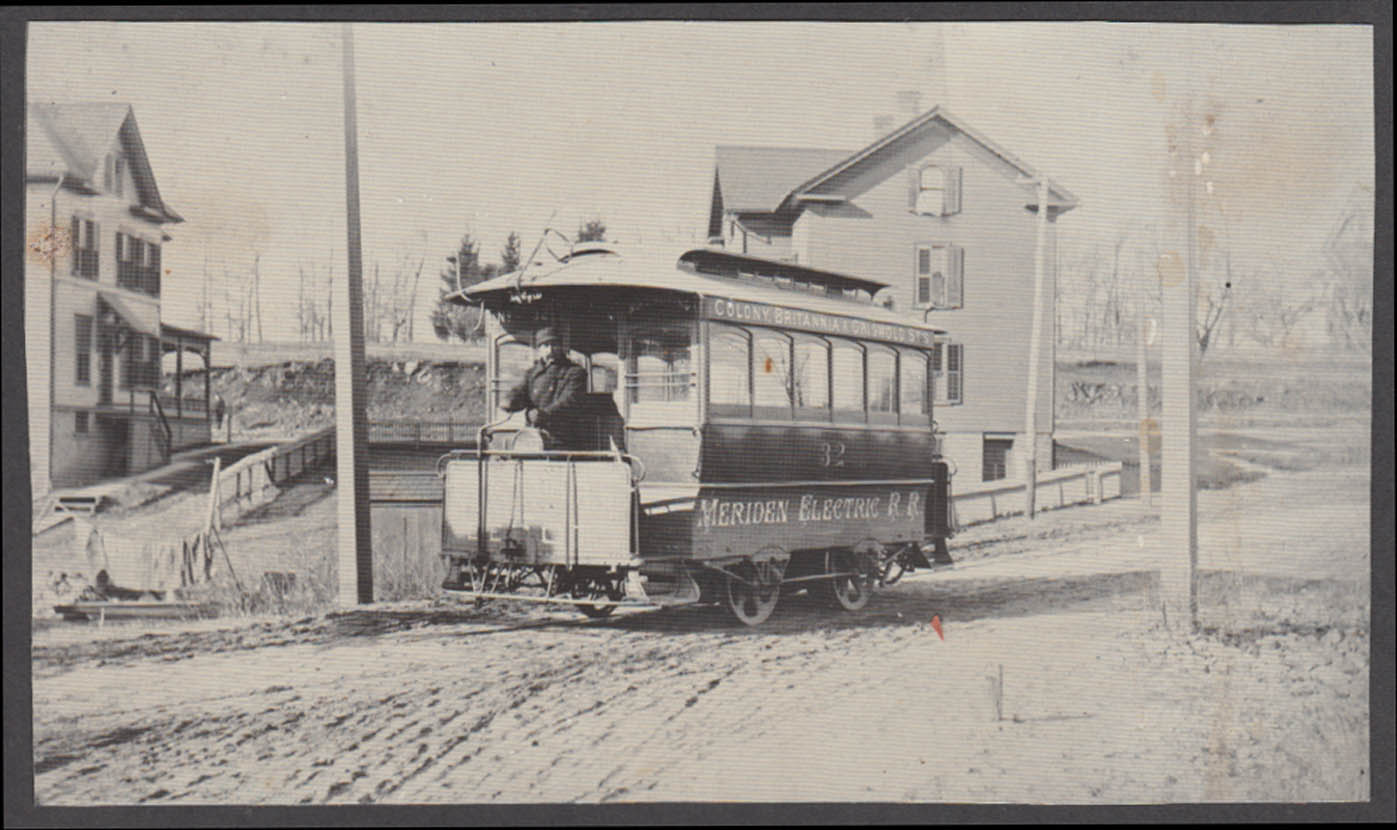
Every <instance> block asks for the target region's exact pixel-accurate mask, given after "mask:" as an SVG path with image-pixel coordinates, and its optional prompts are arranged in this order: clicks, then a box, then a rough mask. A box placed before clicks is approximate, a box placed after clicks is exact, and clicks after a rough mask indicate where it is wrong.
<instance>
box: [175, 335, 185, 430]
mask: <svg viewBox="0 0 1397 830" xmlns="http://www.w3.org/2000/svg"><path fill="white" fill-rule="evenodd" d="M175 413H176V414H177V415H178V416H179V418H180V420H181V421H183V420H184V338H183V337H179V336H176V337H175Z"/></svg>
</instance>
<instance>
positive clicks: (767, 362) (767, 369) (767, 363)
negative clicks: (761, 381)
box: [766, 357, 771, 375]
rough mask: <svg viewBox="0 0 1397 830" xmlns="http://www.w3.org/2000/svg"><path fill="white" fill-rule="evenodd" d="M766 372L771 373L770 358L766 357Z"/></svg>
mask: <svg viewBox="0 0 1397 830" xmlns="http://www.w3.org/2000/svg"><path fill="white" fill-rule="evenodd" d="M766 373H767V374H768V375H769V374H771V358H769V357H768V358H767V359H766Z"/></svg>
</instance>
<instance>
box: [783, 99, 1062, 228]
mask: <svg viewBox="0 0 1397 830" xmlns="http://www.w3.org/2000/svg"><path fill="white" fill-rule="evenodd" d="M937 122H939V123H940V124H942V125H944V126H946V127H950V128H951V129H953V130H956V131H958V132H960V133H963V134H964V135H966V136H967V137H969V138H970V139H971V140H973V141H975V142H976V143H977V144H979V145H981V146H982V147H984V148H985V149H987V150H989V151H990V152H992V153H994V154H995V155H996V156H999V157H1000V158H1001V159H1003V160H1004V161H1005V162H1007V163H1009V164H1010V165H1012V166H1013V167H1015V168H1017V169H1018V171H1019V173H1020V174H1022V175H1023V177H1024V178H1025V179H1032V180H1034V181H1037V180H1038V179H1040V178H1046V177H1045V176H1044V174H1043V173H1041V172H1039V171H1038V170H1037V169H1035V168H1033V167H1030V166H1029V165H1027V164H1025V163H1024V162H1022V161H1020V160H1019V159H1018V157H1017V156H1015V155H1013V154H1012V153H1010V152H1009V151H1008V150H1005V149H1004V148H1003V147H1001V146H999V145H998V144H996V143H994V142H993V141H990V140H989V139H988V138H986V137H985V136H983V135H981V134H980V133H979V132H977V131H975V130H973V129H971V128H970V127H968V126H967V125H966V124H965V123H964V122H962V121H961V120H960V119H959V118H956V117H955V116H953V115H951V113H949V112H948V111H947V110H946V109H945V108H944V107H941V106H936V107H932V108H931V109H930V110H928V111H927V112H925V113H923V114H922V115H919V116H917V117H916V118H914V119H912V120H911V121H908V122H907V123H906V124H903V125H902V126H901V127H898V128H897V129H896V130H893V131H892V132H890V133H888V134H887V135H885V136H883V137H882V138H880V139H878V140H877V141H875V142H873V143H872V144H870V145H868V146H867V147H864V148H863V149H862V150H859V151H858V152H856V153H852V154H850V155H848V156H846V157H845V158H843V159H841V160H839V161H838V162H837V163H835V164H834V165H833V166H831V167H829V168H828V169H826V170H823V171H821V172H819V173H817V174H815V175H813V176H812V177H811V178H809V179H807V180H805V181H804V182H803V183H802V184H800V185H799V186H797V187H795V188H793V189H791V190H789V191H787V193H786V194H785V196H784V197H783V198H782V200H781V206H783V207H784V206H786V205H788V204H791V203H792V202H794V200H795V199H797V198H799V197H800V196H802V195H804V194H806V193H808V192H809V191H811V190H814V189H815V188H817V187H819V186H820V185H822V184H824V183H826V182H828V181H829V180H830V179H833V178H834V177H835V176H838V175H839V174H840V173H843V172H845V171H846V170H849V169H851V168H853V167H855V166H857V165H859V164H861V163H863V162H864V161H866V160H867V159H869V158H872V157H873V156H876V155H877V154H878V153H880V152H882V151H883V150H885V149H887V148H888V147H891V146H893V145H894V144H896V143H898V142H900V141H902V140H904V139H906V138H908V137H910V136H913V135H915V134H917V133H919V132H920V131H922V130H924V129H926V128H927V127H929V126H932V125H933V124H935V123H937ZM1024 186H1025V187H1026V188H1029V189H1030V190H1031V189H1032V188H1033V185H1032V184H1025V185H1024ZM1048 190H1049V198H1050V199H1053V200H1054V203H1055V204H1056V206H1057V207H1059V208H1061V209H1062V210H1064V211H1066V210H1071V209H1072V208H1074V207H1076V206H1077V197H1076V196H1073V195H1072V194H1071V193H1069V192H1068V191H1067V189H1066V188H1065V187H1063V186H1061V185H1059V184H1057V183H1056V182H1054V181H1052V180H1051V179H1049V180H1048ZM1033 196H1034V198H1035V200H1036V196H1037V194H1036V193H1034V194H1033ZM1031 204H1032V203H1031Z"/></svg>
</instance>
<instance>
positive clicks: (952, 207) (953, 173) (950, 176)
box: [946, 167, 962, 214]
mask: <svg viewBox="0 0 1397 830" xmlns="http://www.w3.org/2000/svg"><path fill="white" fill-rule="evenodd" d="M961 171H962V168H960V167H949V168H947V169H946V213H947V214H952V213H960V183H961Z"/></svg>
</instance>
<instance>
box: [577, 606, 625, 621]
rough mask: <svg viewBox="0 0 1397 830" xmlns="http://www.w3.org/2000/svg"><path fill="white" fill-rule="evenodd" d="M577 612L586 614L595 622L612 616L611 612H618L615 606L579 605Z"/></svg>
mask: <svg viewBox="0 0 1397 830" xmlns="http://www.w3.org/2000/svg"><path fill="white" fill-rule="evenodd" d="M577 610H579V611H581V612H582V613H584V614H586V615H587V616H589V617H591V618H592V619H594V620H599V619H601V618H602V617H609V616H611V612H612V611H615V610H616V606H614V605H579V606H577Z"/></svg>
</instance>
